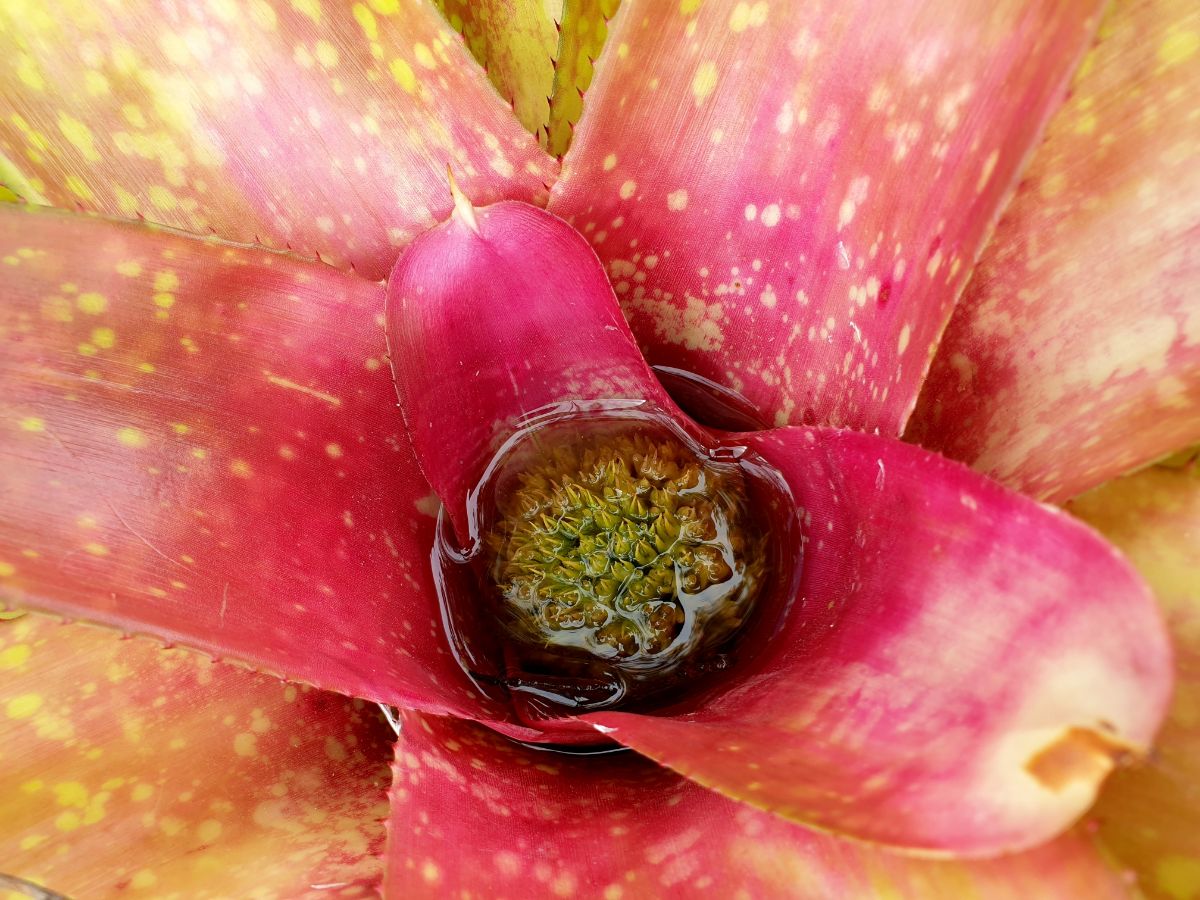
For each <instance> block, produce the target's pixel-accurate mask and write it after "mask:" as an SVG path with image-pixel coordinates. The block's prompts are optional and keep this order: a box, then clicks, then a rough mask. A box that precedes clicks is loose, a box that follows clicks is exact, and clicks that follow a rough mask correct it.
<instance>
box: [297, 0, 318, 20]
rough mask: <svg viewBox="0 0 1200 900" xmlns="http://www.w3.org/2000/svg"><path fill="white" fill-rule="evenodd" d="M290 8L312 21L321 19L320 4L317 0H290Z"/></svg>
mask: <svg viewBox="0 0 1200 900" xmlns="http://www.w3.org/2000/svg"><path fill="white" fill-rule="evenodd" d="M292 9H294V10H296V12H298V13H300V14H301V15H302V16H308V17H309V18H310V19H312V20H313V21H314V22H320V21H321V4H320V3H318V2H317V0H292Z"/></svg>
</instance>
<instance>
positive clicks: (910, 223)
mask: <svg viewBox="0 0 1200 900" xmlns="http://www.w3.org/2000/svg"><path fill="white" fill-rule="evenodd" d="M1098 8H1099V4H1098V3H1095V2H1092V0H1079V2H1066V3H1058V2H1037V3H1024V2H1015V0H1014V2H1003V3H999V4H997V3H995V2H990V0H989V2H962V0H949V2H939V3H915V2H903V3H893V4H880V3H876V2H868V0H861V2H854V3H846V2H844V0H836V2H835V0H830V2H807V3H782V2H779V3H767V2H754V3H750V2H734V0H720V2H707V3H696V2H691V0H685V2H682V3H660V2H656V0H640V2H639V0H628V2H626V3H624V4H622V6H621V8H620V10H619V12H618V13H617V15H616V18H614V19H613V21H612V22H611V23H610V34H609V38H608V47H607V49H606V51H605V53H604V56H603V59H602V61H601V63H600V65H599V68H598V72H597V75H596V79H595V82H594V83H593V84H592V87H591V89H590V90H589V92H588V98H587V104H586V108H585V110H584V115H583V118H582V119H581V120H580V122H579V125H578V128H577V130H576V134H575V140H574V144H573V145H572V151H571V153H570V154H569V155H568V156H567V158H566V159H565V161H564V169H563V176H562V179H561V180H560V181H559V182H558V183H557V184H556V186H555V188H554V190H553V192H552V198H551V205H550V208H551V210H552V211H554V212H556V213H558V214H559V215H561V216H563V217H565V218H567V219H568V220H569V221H571V222H572V223H573V224H574V225H575V226H576V227H577V228H578V229H579V230H580V231H582V232H583V233H584V234H585V235H586V236H587V237H588V238H589V240H591V242H592V244H593V245H594V246H595V248H596V251H597V253H599V254H600V256H601V258H602V260H603V261H604V262H605V264H606V266H607V267H608V271H609V273H610V275H611V276H612V279H613V281H614V283H615V285H616V289H617V292H618V294H619V295H620V297H621V300H622V304H623V307H624V310H625V312H626V315H627V316H628V317H629V319H630V322H631V324H632V326H633V329H634V332H635V334H637V335H638V339H639V341H640V343H641V344H642V347H643V349H645V350H646V352H647V356H648V358H649V360H650V361H651V362H652V363H660V364H666V365H672V366H678V367H681V368H684V369H688V370H690V371H693V372H696V373H698V374H700V375H703V376H706V377H708V378H710V379H712V380H713V381H717V382H720V383H723V384H727V385H730V386H732V387H735V388H738V389H740V390H741V391H742V392H743V393H744V394H746V396H748V397H749V398H750V399H751V400H752V401H754V403H755V404H757V405H758V407H759V408H760V410H761V411H762V412H764V413H765V414H766V416H767V418H768V420H773V421H775V422H776V423H778V424H785V423H798V422H804V423H808V424H813V423H816V424H830V425H847V426H852V427H856V428H863V429H867V430H871V429H876V428H878V429H880V430H881V431H883V432H886V433H891V434H898V433H899V431H900V430H901V429H902V428H903V425H904V422H905V420H906V419H907V416H908V413H909V412H910V410H911V408H912V405H913V403H914V402H915V400H916V395H917V389H918V387H919V386H920V383H921V380H922V378H923V376H924V374H925V370H926V368H927V366H928V362H929V355H930V353H931V350H932V348H933V346H934V344H935V343H936V341H937V339H938V337H939V335H940V334H941V331H942V329H943V328H944V326H945V323H946V321H947V319H948V318H949V315H950V312H951V309H952V307H953V304H954V302H955V300H956V298H957V296H958V294H959V292H960V291H961V289H962V287H963V285H964V283H965V282H966V279H967V277H968V275H969V274H970V271H971V267H972V264H973V262H974V260H975V257H976V254H977V253H978V252H979V250H980V248H981V247H982V246H983V243H984V241H985V238H986V236H987V234H988V231H989V229H990V228H991V226H992V225H993V223H994V221H995V218H996V216H997V215H998V213H999V211H1000V209H1001V207H1002V206H1003V203H1004V201H1005V199H1006V198H1007V196H1008V194H1009V192H1010V190H1011V187H1012V185H1013V181H1014V178H1015V176H1016V174H1017V172H1018V170H1019V168H1020V166H1021V163H1022V162H1023V160H1024V159H1025V157H1026V155H1027V153H1028V152H1029V151H1030V149H1031V148H1032V147H1033V146H1034V144H1035V142H1036V140H1037V139H1038V137H1039V135H1040V133H1041V127H1042V125H1043V124H1044V123H1045V121H1046V119H1047V118H1048V117H1049V115H1050V113H1051V111H1052V110H1053V109H1054V107H1055V106H1056V105H1057V103H1058V102H1059V100H1060V98H1061V96H1062V92H1063V90H1064V89H1065V83H1066V79H1067V78H1068V76H1069V75H1070V73H1071V72H1072V70H1073V68H1074V66H1075V64H1076V62H1077V60H1078V58H1079V57H1080V55H1081V54H1082V52H1083V50H1084V49H1085V48H1086V46H1087V44H1088V41H1089V40H1090V38H1091V34H1092V27H1093V26H1094V24H1095V19H1094V17H1095V14H1096V13H1097V10H1098Z"/></svg>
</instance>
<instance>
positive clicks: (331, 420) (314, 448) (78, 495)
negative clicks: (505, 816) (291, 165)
mask: <svg viewBox="0 0 1200 900" xmlns="http://www.w3.org/2000/svg"><path fill="white" fill-rule="evenodd" d="M0 258H3V259H6V260H9V261H10V262H12V263H13V264H14V265H13V266H12V267H11V268H9V267H8V266H5V269H6V270H7V271H8V272H9V273H10V275H11V278H10V280H9V281H7V282H6V283H5V287H4V303H3V304H2V305H0V336H2V337H3V346H4V349H3V352H2V353H0V470H2V471H3V472H4V502H3V503H2V504H0V561H3V565H2V566H0V590H2V591H3V595H4V596H6V597H7V598H9V599H10V600H13V601H16V602H19V603H21V604H22V605H29V606H34V607H39V608H45V609H51V610H54V611H57V612H60V613H63V614H66V615H70V616H79V617H82V618H87V619H93V620H96V621H101V622H105V623H108V624H111V625H114V626H116V627H118V628H122V629H126V630H136V631H148V632H152V633H154V634H157V635H160V636H162V637H163V638H165V639H167V640H171V641H176V640H177V641H180V642H183V643H186V644H191V645H194V646H197V647H200V648H202V649H204V650H206V651H208V652H210V653H213V654H216V655H218V656H226V655H228V656H232V657H236V658H238V659H241V660H244V661H246V662H249V663H250V664H251V665H253V666H255V667H257V668H263V669H266V670H268V671H272V672H279V673H283V674H286V675H287V676H289V677H292V678H295V679H299V680H303V681H307V682H310V683H313V684H317V685H320V686H325V687H331V688H336V689H337V690H340V691H343V692H346V693H353V694H355V695H358V696H363V697H370V698H374V699H379V700H383V701H386V702H389V703H406V704H410V705H416V706H421V707H422V708H428V709H433V710H439V711H445V710H452V711H455V712H460V713H461V712H464V711H473V710H477V709H478V707H477V706H476V704H475V703H474V702H473V701H471V699H470V697H469V696H467V693H466V691H467V686H466V683H465V680H464V679H462V677H461V673H460V672H459V670H458V668H457V666H455V665H454V664H453V663H452V662H450V661H449V658H448V656H447V655H446V652H445V649H444V642H443V639H442V637H441V634H440V630H439V627H438V624H437V613H436V608H437V607H436V602H435V600H434V595H433V590H432V584H431V579H430V575H429V565H428V553H429V546H430V543H431V541H432V531H433V524H434V519H433V518H432V512H433V511H434V510H431V509H430V507H429V503H430V501H429V499H428V497H429V488H428V486H427V485H426V483H425V481H424V479H423V478H422V477H421V475H420V473H419V472H418V471H417V468H416V465H415V463H414V460H413V457H412V454H411V451H410V449H409V447H408V444H407V440H406V438H405V437H404V434H403V430H402V424H401V420H400V416H399V413H398V412H396V410H395V394H394V391H393V388H392V385H391V383H390V380H389V378H388V374H387V368H386V365H384V360H383V356H384V339H383V333H382V327H381V325H382V312H383V289H382V287H381V286H379V285H377V284H374V283H371V282H367V281H363V280H361V279H358V278H354V277H351V276H348V275H344V274H342V273H340V272H338V271H336V270H334V269H331V268H328V267H326V266H320V265H315V264H310V263H304V262H299V261H296V260H293V259H290V258H288V257H286V256H283V255H280V254H275V253H269V252H266V251H262V250H255V249H247V248H244V247H237V246H233V245H229V244H224V243H220V242H217V241H198V240H194V239H190V238H187V237H182V236H179V235H175V234H169V233H163V232H155V231H152V230H150V229H148V228H144V227H139V226H133V225H125V224H117V223H113V222H107V221H103V220H98V219H87V218H83V217H78V216H72V215H69V214H63V213H50V212H43V213H36V212H26V211H22V210H20V209H17V208H4V209H0Z"/></svg>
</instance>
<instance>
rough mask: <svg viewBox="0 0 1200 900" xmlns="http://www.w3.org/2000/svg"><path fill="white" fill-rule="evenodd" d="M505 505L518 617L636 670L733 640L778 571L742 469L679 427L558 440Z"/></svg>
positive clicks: (516, 625) (501, 547)
mask: <svg viewBox="0 0 1200 900" xmlns="http://www.w3.org/2000/svg"><path fill="white" fill-rule="evenodd" d="M498 511H499V513H500V515H499V517H498V519H499V521H498V523H497V525H496V526H495V528H494V529H493V530H492V533H491V536H490V541H489V546H490V549H491V551H492V554H493V565H492V577H493V579H494V581H495V583H496V586H497V587H498V589H499V594H500V596H501V598H502V606H503V609H504V611H505V614H506V619H507V625H508V627H509V629H510V630H511V631H512V632H513V634H514V635H515V636H516V637H517V638H519V639H520V640H521V642H522V643H525V644H527V645H533V646H537V647H541V648H545V649H546V650H553V649H554V648H562V649H563V650H565V651H567V653H568V655H572V656H574V655H578V654H579V653H580V652H582V653H585V654H588V655H590V656H591V657H598V658H600V659H603V660H608V661H610V662H612V663H614V664H616V665H617V666H618V667H619V668H621V669H623V670H630V671H642V672H648V671H649V670H658V669H663V668H670V667H673V666H674V665H675V664H677V663H678V662H680V661H682V660H683V659H684V658H686V657H689V656H691V655H692V654H694V653H695V652H696V651H698V650H705V649H711V648H713V647H716V646H718V645H720V644H722V643H723V642H725V641H726V640H727V639H729V638H730V637H731V636H732V635H733V634H734V632H736V631H737V630H738V629H739V627H740V626H741V625H742V623H743V622H744V621H745V619H746V616H747V614H748V613H749V611H750V607H751V606H752V604H753V601H754V599H755V596H756V595H757V593H758V591H759V589H760V587H761V585H762V582H763V580H764V568H765V563H764V553H763V552H762V551H763V548H762V546H761V543H762V542H761V539H758V538H756V537H754V536H753V534H754V533H753V532H752V530H751V529H749V528H748V518H747V516H748V514H747V509H746V500H745V484H744V476H743V474H742V472H741V471H740V470H739V468H738V467H737V466H736V465H718V464H715V463H709V462H707V461H705V460H702V459H699V458H697V456H696V455H695V454H694V453H693V452H692V451H690V450H688V449H687V448H685V447H684V446H683V445H682V444H680V443H679V442H677V441H674V440H672V439H655V438H652V437H650V436H647V435H640V434H634V435H612V434H609V435H607V436H606V437H603V438H600V439H594V440H588V439H584V440H580V441H578V442H575V443H571V444H566V445H559V446H556V447H554V448H552V449H550V450H548V451H546V452H545V453H544V454H542V455H541V456H540V457H537V458H535V460H533V461H532V462H531V463H530V464H529V465H528V466H527V467H526V468H525V469H524V470H523V471H521V472H520V473H519V474H518V475H517V476H516V478H515V481H514V484H513V486H512V488H511V489H510V490H509V491H507V492H506V496H505V497H503V498H502V499H501V500H500V503H499V510H498Z"/></svg>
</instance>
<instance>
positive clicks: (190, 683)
mask: <svg viewBox="0 0 1200 900" xmlns="http://www.w3.org/2000/svg"><path fill="white" fill-rule="evenodd" d="M389 734H390V731H389V730H388V729H387V727H386V725H385V724H383V723H382V722H381V721H380V720H379V714H378V710H377V708H376V707H374V706H372V705H370V704H365V703H363V702H362V701H354V700H349V699H346V698H343V697H338V696H335V695H333V694H327V693H322V692H320V691H314V690H311V689H309V688H306V687H301V686H297V685H289V684H284V683H282V682H280V681H278V680H277V679H274V678H270V677H267V676H264V675H256V674H252V673H249V672H246V671H243V670H241V669H238V668H234V667H232V666H229V665H222V664H219V663H214V662H212V661H210V660H208V659H207V658H205V657H202V656H199V655H197V654H193V653H190V652H187V651H183V650H164V649H163V648H162V647H161V646H160V645H159V644H157V643H155V642H152V641H149V640H145V639H141V638H134V639H128V638H127V639H121V638H119V637H117V636H115V635H113V634H111V633H108V632H105V631H101V630H98V629H93V628H89V627H87V626H83V625H60V624H58V623H57V622H55V621H54V620H52V619H49V618H46V617H42V616H37V615H34V614H29V615H25V616H21V617H19V618H16V619H13V620H11V621H0V822H2V823H3V825H4V828H3V835H2V842H0V846H5V847H12V848H14V849H19V851H20V861H21V865H20V869H19V871H18V872H16V873H15V874H18V875H20V876H21V877H23V878H26V879H30V880H33V881H35V882H38V883H41V884H45V885H47V886H49V887H51V888H53V889H54V890H55V891H58V892H60V893H63V894H66V895H68V896H71V897H79V898H87V897H110V896H113V895H116V894H120V895H121V896H133V897H155V898H172V897H174V898H185V897H186V898H208V897H213V898H216V897H255V898H262V900H266V898H276V897H278V898H294V897H308V896H313V897H329V896H337V897H367V896H373V895H374V894H373V887H372V886H373V884H374V883H375V881H376V880H377V879H378V876H379V874H380V861H379V859H378V853H379V852H380V850H381V849H382V845H383V840H384V832H383V824H382V820H383V818H384V816H385V815H386V812H387V806H386V802H385V796H384V791H385V789H386V787H387V784H388V781H389V773H388V762H389V759H390V749H389V745H388V737H389ZM135 847H136V848H137V852H136V853H131V852H130V850H131V848H135ZM12 859H13V853H11V852H9V851H8V850H3V851H0V872H3V871H6V870H8V866H6V861H7V862H11V861H12ZM322 885H327V886H328V885H342V888H341V890H339V892H338V893H336V894H330V893H329V889H328V888H325V889H324V890H322V888H321V886H322Z"/></svg>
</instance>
